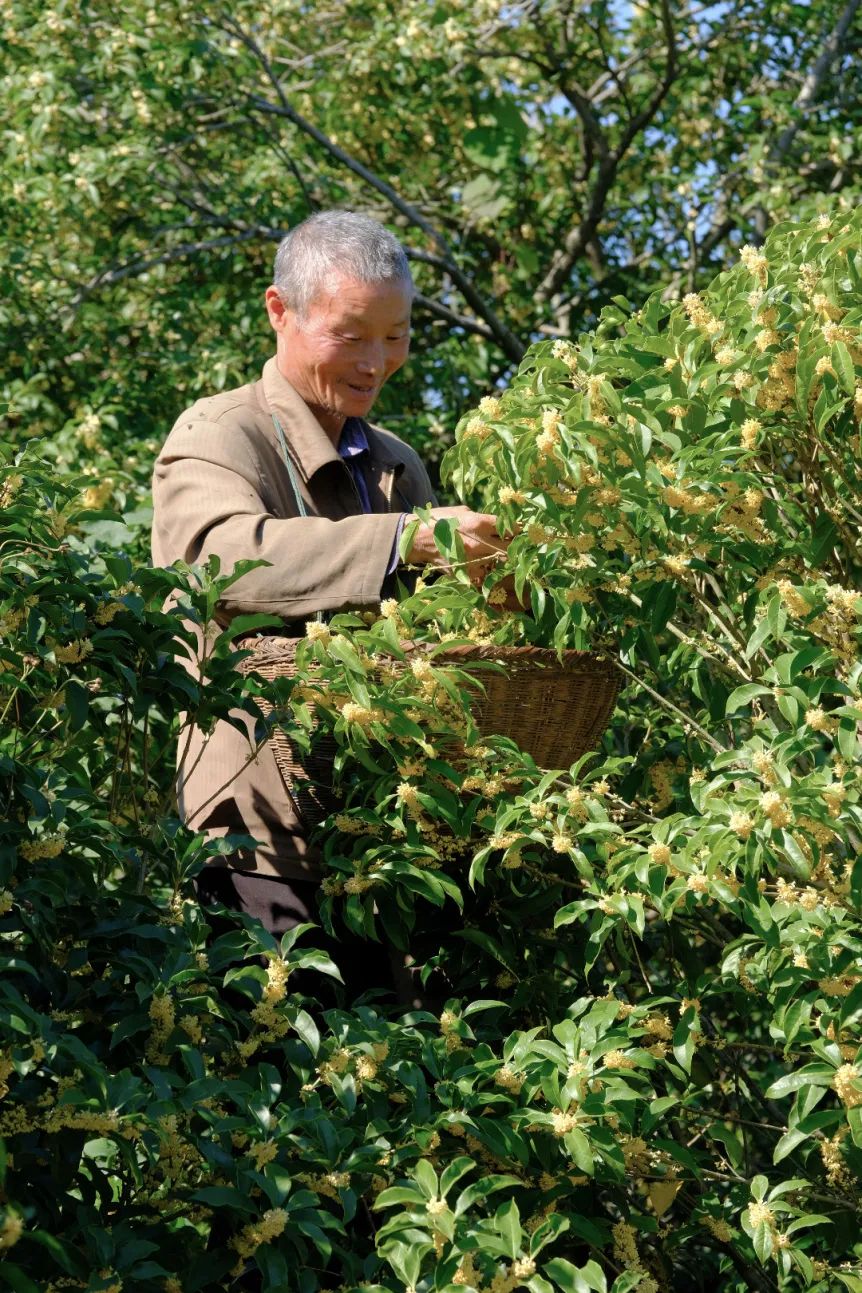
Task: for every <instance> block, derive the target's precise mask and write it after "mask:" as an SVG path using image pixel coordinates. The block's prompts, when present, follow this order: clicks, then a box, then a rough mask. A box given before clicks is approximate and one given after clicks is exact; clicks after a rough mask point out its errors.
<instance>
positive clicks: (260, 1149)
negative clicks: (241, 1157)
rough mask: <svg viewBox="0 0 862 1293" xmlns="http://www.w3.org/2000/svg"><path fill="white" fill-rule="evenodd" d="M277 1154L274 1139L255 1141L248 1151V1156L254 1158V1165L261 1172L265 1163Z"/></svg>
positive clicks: (269, 1161)
mask: <svg viewBox="0 0 862 1293" xmlns="http://www.w3.org/2000/svg"><path fill="white" fill-rule="evenodd" d="M277 1154H278V1145H277V1144H276V1143H275V1141H274V1140H260V1141H257V1142H256V1143H255V1144H254V1145H252V1146H251V1148H250V1149H249V1151H248V1156H249V1158H253V1159H254V1165H255V1167H256V1168H257V1170H258V1171H259V1172H262V1171H263V1169H264V1167H265V1166H266V1164H267V1163H271V1162H272V1160H273V1159H274V1158H275V1157H276V1155H277Z"/></svg>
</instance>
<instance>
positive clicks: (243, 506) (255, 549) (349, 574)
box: [152, 421, 400, 619]
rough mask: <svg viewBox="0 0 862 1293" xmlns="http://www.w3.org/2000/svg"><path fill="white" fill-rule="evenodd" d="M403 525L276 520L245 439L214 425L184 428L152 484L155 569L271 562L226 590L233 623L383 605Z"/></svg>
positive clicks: (387, 518)
mask: <svg viewBox="0 0 862 1293" xmlns="http://www.w3.org/2000/svg"><path fill="white" fill-rule="evenodd" d="M399 519H400V517H399V513H397V512H393V513H387V514H372V515H359V516H350V517H347V518H345V519H344V520H340V521H330V520H328V519H326V518H324V517H314V516H309V517H291V518H283V517H278V516H274V515H273V514H272V513H271V512H268V511H267V508H266V505H265V504H264V501H263V499H262V497H261V493H260V468H259V464H258V462H257V460H256V455H255V453H254V451H253V449H252V447H251V445H250V444H249V441H248V439H247V438H246V437H245V436H243V435H242V433H237V432H236V431H235V430H234V431H232V432H231V433H229V432H228V430H227V429H226V428H224V427H222V426H219V425H218V424H217V423H206V422H201V421H197V422H194V423H192V424H188V423H184V424H183V425H181V426H177V427H176V428H175V429H174V430H173V431H172V432H171V434H170V436H169V437H168V439H167V441H166V442H165V445H164V447H163V449H162V452H161V453H160V454H159V457H158V459H157V461H156V466H155V472H154V475H153V545H152V546H153V562H154V564H155V565H157V566H169V565H171V564H172V563H173V562H174V561H186V562H189V563H190V564H193V565H203V564H204V563H205V562H206V561H207V559H208V557H210V556H211V555H212V554H213V553H215V554H217V555H218V557H219V559H220V561H221V568H222V570H223V571H226V570H230V569H232V568H233V566H234V565H235V564H236V563H237V562H238V561H241V560H263V561H266V562H268V563H269V564H268V565H266V566H259V567H257V568H256V569H255V570H251V571H249V572H248V573H247V574H244V575H242V576H241V577H240V578H239V579H238V580H237V581H236V582H235V583H234V584H232V585H231V586H230V588H228V589H227V590H226V591H225V594H224V597H223V600H222V601H221V603H220V610H221V612H222V613H223V615H224V616H225V617H227V618H230V617H232V616H234V615H240V614H251V613H254V612H260V611H263V612H266V613H268V614H272V615H281V616H282V617H283V618H284V619H301V618H304V617H308V616H309V615H313V614H314V613H315V611H335V610H344V609H348V608H363V607H373V606H376V605H377V604H378V603H379V601H380V598H381V594H382V589H383V583H384V580H385V578H386V573H387V568H388V565H389V561H390V554H391V552H392V545H393V543H394V540H395V533H396V530H397V527H398V522H399Z"/></svg>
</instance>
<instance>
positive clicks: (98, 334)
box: [0, 0, 860, 490]
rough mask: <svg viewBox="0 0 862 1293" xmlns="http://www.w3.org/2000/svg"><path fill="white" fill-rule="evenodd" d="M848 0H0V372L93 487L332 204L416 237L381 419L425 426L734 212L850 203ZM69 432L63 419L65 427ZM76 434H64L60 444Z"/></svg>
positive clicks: (152, 423) (731, 236) (228, 344)
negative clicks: (409, 324) (0, 169)
mask: <svg viewBox="0 0 862 1293" xmlns="http://www.w3.org/2000/svg"><path fill="white" fill-rule="evenodd" d="M858 15H859V0H823V3H819V4H817V5H810V4H801V3H785V2H784V0H782V2H780V3H774V4H770V5H768V6H764V5H761V4H751V3H745V2H744V0H730V2H728V3H721V4H715V5H705V6H704V5H698V4H690V3H686V4H683V5H677V4H673V5H672V4H670V3H669V2H668V0H649V3H641V4H632V5H629V4H610V3H607V0H581V2H579V3H574V2H573V0H541V2H539V0H529V2H526V0H522V2H518V3H514V4H501V3H499V2H498V0H475V2H472V0H471V3H469V4H468V3H462V0H439V2H438V3H429V2H428V0H405V3H402V4H399V5H398V6H393V5H391V4H388V3H384V2H383V0H380V2H372V3H367V2H366V0H346V2H345V3H341V2H339V3H336V4H326V3H323V4H302V3H294V2H293V0H276V2H275V3H272V4H269V5H266V6H263V7H261V6H260V5H257V4H251V3H247V2H246V0H242V2H239V3H234V4H231V5H230V6H215V5H212V4H209V3H207V4H193V3H189V2H188V0H168V2H167V3H164V4H160V5H158V6H155V5H153V6H150V5H149V4H145V3H142V2H141V0H132V3H130V4H127V5H124V6H123V8H122V11H121V12H118V11H117V10H116V9H115V8H114V7H111V6H107V5H104V4H101V3H96V4H89V3H79V2H78V0H68V2H65V0H64V2H62V3H57V4H52V5H41V4H40V5H34V4H32V3H30V2H29V0H10V4H9V5H8V7H7V11H6V18H5V24H4V27H5V30H4V37H3V39H4V45H5V53H6V57H5V64H4V74H3V80H2V89H3V97H4V103H5V105H6V111H5V114H4V127H3V135H2V138H3V144H4V148H5V160H4V179H5V185H4V189H5V209H4V224H3V232H2V257H0V263H2V269H0V274H2V293H0V296H2V301H0V321H2V328H3V349H4V355H5V359H6V362H5V364H4V376H3V398H5V399H6V400H7V401H8V402H9V403H10V405H11V409H12V415H13V417H12V425H13V427H14V429H15V433H16V435H17V436H18V437H19V438H26V437H28V436H35V435H45V434H48V433H55V432H58V431H60V430H62V429H63V428H66V432H67V439H68V438H69V437H70V436H72V434H73V433H80V434H82V435H83V436H84V440H85V443H84V449H86V450H87V452H88V453H89V454H91V455H92V454H95V453H96V451H97V450H99V451H101V453H102V454H103V462H102V467H101V479H102V482H103V483H104V485H105V490H110V488H111V485H112V484H113V485H114V486H115V487H119V485H120V484H121V483H122V480H123V473H124V472H126V471H128V470H129V469H130V470H131V476H132V479H133V480H137V479H139V478H141V479H142V478H145V477H146V474H147V469H148V464H149V461H150V458H151V441H153V440H159V439H161V437H162V436H163V435H164V433H165V430H166V428H167V427H168V426H169V425H170V423H171V422H172V420H173V418H174V417H175V416H176V414H177V412H178V411H179V409H180V408H181V407H182V406H183V405H184V404H185V403H186V402H188V401H189V400H191V399H192V398H193V397H195V396H196V395H197V394H198V393H200V392H202V391H209V390H212V389H213V388H218V387H221V386H224V385H226V384H230V383H235V382H239V381H242V380H245V379H246V378H247V377H248V376H249V375H250V374H253V373H254V372H255V370H256V368H257V366H258V365H259V363H260V361H261V359H262V358H263V356H264V355H265V353H266V351H267V349H268V345H269V341H268V337H267V330H266V326H265V323H264V320H263V315H262V311H261V308H260V298H261V292H262V289H263V287H264V285H265V284H266V282H267V281H268V276H269V264H270V258H271V253H272V251H273V247H274V244H275V241H276V240H277V238H278V237H279V235H280V234H281V233H282V232H283V231H284V230H285V229H286V228H287V227H289V226H290V225H292V224H294V223H296V222H297V221H298V220H299V219H300V218H302V217H303V216H305V215H307V214H308V213H310V212H311V211H313V210H315V209H318V208H321V207H327V206H331V205H334V204H347V205H352V206H356V207H359V208H360V209H363V210H366V211H370V212H372V213H374V214H375V215H377V216H379V217H380V218H381V219H382V220H384V221H386V222H387V223H389V224H390V225H391V227H392V228H393V229H395V230H396V231H397V232H398V233H399V234H400V235H401V236H402V238H403V240H404V242H405V244H406V245H407V247H408V248H409V251H410V255H411V257H412V259H413V262H414V268H415V271H416V276H417V280H418V283H419V287H420V297H419V301H418V304H417V338H416V346H415V352H416V357H415V359H414V361H413V363H412V365H411V368H410V370H409V371H408V372H407V373H406V374H405V375H403V376H400V377H399V378H398V379H397V381H396V382H395V383H394V384H393V386H392V388H391V391H390V392H388V393H385V395H384V402H383V404H382V405H381V410H380V411H381V416H382V417H385V419H386V420H387V421H388V422H389V423H390V424H391V425H392V426H393V427H394V428H396V429H401V430H403V431H405V432H407V433H408V434H410V435H412V436H413V438H414V439H416V440H417V441H418V442H419V443H420V445H421V446H422V447H424V448H425V450H426V452H428V453H429V454H431V455H432V456H433V455H434V445H435V440H439V438H440V437H441V436H443V437H444V438H445V437H446V436H448V435H450V434H451V430H452V426H453V424H454V421H455V420H457V416H458V414H459V413H460V411H461V410H462V409H463V408H464V407H467V406H468V405H469V403H470V402H471V400H473V399H475V398H478V396H479V395H480V394H481V393H482V392H483V391H484V390H486V389H488V388H490V387H491V386H493V384H494V381H495V380H496V379H497V378H498V377H499V375H501V374H506V373H510V372H511V371H512V369H513V367H514V366H516V365H517V363H518V362H519V361H520V359H521V357H522V355H523V353H524V351H525V349H526V347H527V345H528V344H529V343H530V342H531V340H533V339H534V338H536V337H537V336H540V335H542V334H543V333H548V334H550V335H571V334H573V333H574V332H575V331H577V329H578V328H579V327H581V326H583V325H584V324H585V323H586V324H590V323H591V322H593V321H594V319H595V317H596V313H597V310H598V308H599V306H600V305H602V304H605V303H606V302H607V301H608V300H609V299H610V298H611V297H612V296H614V295H618V294H622V295H625V296H628V297H629V298H630V299H632V300H640V299H642V298H643V296H644V295H645V293H646V291H647V290H648V289H649V288H652V287H653V286H654V285H656V284H658V283H660V284H662V285H663V286H667V285H668V284H670V285H671V286H672V287H674V288H675V289H677V290H680V291H682V290H686V289H692V288H694V287H696V286H697V285H698V283H700V282H701V281H703V279H704V277H705V276H706V277H708V276H709V275H710V274H711V273H712V272H714V270H715V268H716V267H717V266H719V265H720V264H721V263H723V262H724V260H725V259H726V258H727V256H728V254H729V251H730V246H731V244H732V243H733V242H734V241H737V242H738V241H739V239H741V238H743V237H749V238H750V237H755V238H757V237H758V236H759V235H760V234H762V233H763V232H764V231H765V229H766V228H767V227H768V226H769V225H770V223H772V222H774V221H775V220H777V219H780V218H783V217H784V216H786V215H788V214H792V213H795V214H799V213H803V214H804V213H805V212H806V211H808V210H809V209H811V208H812V207H813V208H817V206H818V203H819V202H820V201H821V199H822V198H823V196H824V195H825V194H827V193H832V194H835V193H837V194H839V195H842V199H841V200H843V201H845V202H846V203H847V204H848V206H852V205H853V203H854V202H855V201H856V200H857V194H858V179H859V164H858V156H859V148H858V138H859V127H860V105H859V95H858V81H857V78H856V76H855V72H854V55H855V54H856V53H857V51H858V46H859V23H858ZM88 446H89V447H88ZM79 449H80V446H78V447H77V448H76V445H75V443H74V441H73V440H72V441H70V443H68V444H64V443H62V442H61V444H60V452H61V453H63V454H65V456H66V457H68V458H71V459H74V458H75V456H76V454H77V452H78V450H79Z"/></svg>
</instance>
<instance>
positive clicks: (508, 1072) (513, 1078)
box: [494, 1064, 526, 1095]
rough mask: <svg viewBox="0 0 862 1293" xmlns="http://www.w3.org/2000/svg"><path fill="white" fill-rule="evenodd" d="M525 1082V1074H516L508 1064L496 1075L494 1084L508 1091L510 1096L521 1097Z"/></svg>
mask: <svg viewBox="0 0 862 1293" xmlns="http://www.w3.org/2000/svg"><path fill="white" fill-rule="evenodd" d="M525 1080H526V1077H525V1074H523V1073H516V1072H515V1070H514V1069H512V1068H510V1067H509V1065H508V1064H504V1065H503V1066H502V1068H499V1069H497V1072H496V1073H495V1074H494V1082H495V1083H496V1084H497V1086H499V1087H502V1088H503V1090H504V1091H508V1092H509V1094H510V1095H519V1094H520V1092H521V1087H522V1086H523V1085H524V1082H525Z"/></svg>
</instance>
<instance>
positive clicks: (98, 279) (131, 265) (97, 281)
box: [65, 229, 265, 311]
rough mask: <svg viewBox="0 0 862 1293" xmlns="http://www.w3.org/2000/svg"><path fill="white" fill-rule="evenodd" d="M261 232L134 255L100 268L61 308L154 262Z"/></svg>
mask: <svg viewBox="0 0 862 1293" xmlns="http://www.w3.org/2000/svg"><path fill="white" fill-rule="evenodd" d="M264 232H265V231H264V230H262V229H247V230H246V231H245V232H244V233H234V234H225V236H224V237H222V238H208V239H206V240H204V241H202V242H186V243H183V244H182V245H181V246H179V247H171V248H169V250H168V251H164V252H162V253H161V254H160V255H158V256H149V257H136V258H135V259H134V260H129V261H126V263H125V264H124V265H115V266H114V267H113V268H108V269H103V270H100V271H99V273H98V274H96V275H95V276H94V277H93V278H91V279H90V281H89V282H88V283H84V284H83V285H82V286H81V288H80V289H79V291H78V292H77V293H76V294H75V296H74V297H73V298H72V300H71V301H70V302H69V304H68V305H67V306H66V307H65V310H67V311H74V310H76V309H77V308H78V306H80V305H81V303H82V302H83V301H84V300H85V299H86V298H87V297H88V296H91V295H92V293H93V292H95V291H96V289H97V288H100V287H111V286H112V285H113V284H114V283H120V282H122V280H123V279H124V278H134V277H135V276H136V275H138V274H144V273H146V271H147V270H148V269H152V268H153V267H154V266H156V265H167V264H168V263H169V262H170V261H172V260H183V259H185V257H186V256H195V255H197V254H198V253H199V252H202V251H215V250H216V249H217V248H219V247H233V246H236V245H237V244H238V243H242V242H251V241H252V240H253V239H255V238H259V237H261V235H262V234H263V233H264Z"/></svg>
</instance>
